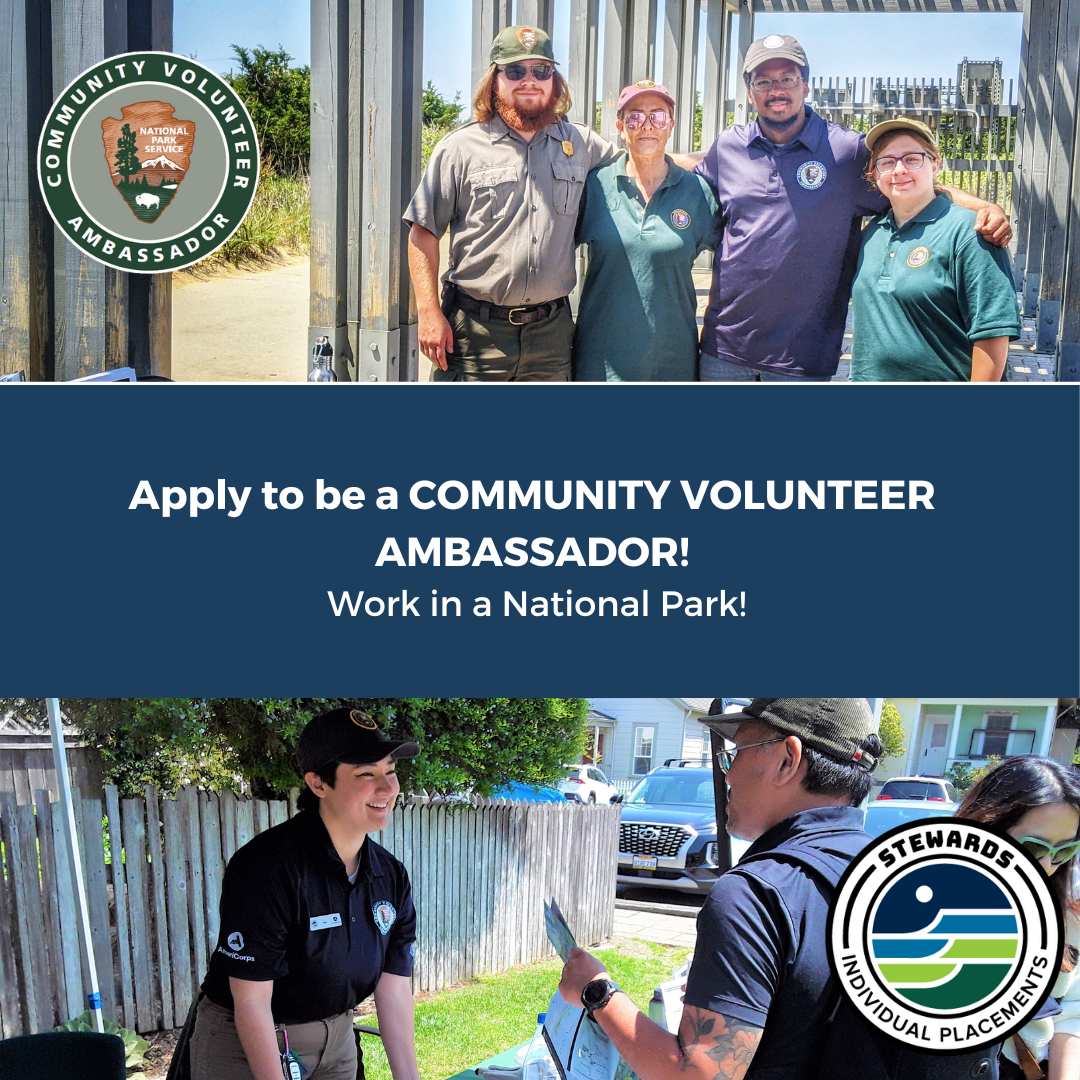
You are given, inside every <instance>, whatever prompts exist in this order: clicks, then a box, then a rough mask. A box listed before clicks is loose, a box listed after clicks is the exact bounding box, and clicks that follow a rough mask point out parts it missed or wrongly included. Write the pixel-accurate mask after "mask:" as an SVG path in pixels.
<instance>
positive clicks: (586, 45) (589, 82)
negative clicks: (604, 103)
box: [567, 0, 600, 128]
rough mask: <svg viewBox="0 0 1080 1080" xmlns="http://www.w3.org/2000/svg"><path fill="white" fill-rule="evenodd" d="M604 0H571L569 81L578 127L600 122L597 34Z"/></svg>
mask: <svg viewBox="0 0 1080 1080" xmlns="http://www.w3.org/2000/svg"><path fill="white" fill-rule="evenodd" d="M599 23H600V0H570V63H569V65H568V67H567V82H569V84H570V95H571V97H572V98H573V102H574V105H573V108H572V109H571V110H570V119H571V120H572V121H573V122H574V123H575V124H584V125H585V126H586V127H590V128H591V127H593V126H595V123H596V76H597V51H596V50H597V32H598V26H599Z"/></svg>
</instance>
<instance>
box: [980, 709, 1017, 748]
mask: <svg viewBox="0 0 1080 1080" xmlns="http://www.w3.org/2000/svg"><path fill="white" fill-rule="evenodd" d="M1012 722H1013V714H1012V713H987V714H986V734H985V735H983V745H982V752H983V755H984V756H985V757H1008V756H1009V733H1010V730H1011V729H1012Z"/></svg>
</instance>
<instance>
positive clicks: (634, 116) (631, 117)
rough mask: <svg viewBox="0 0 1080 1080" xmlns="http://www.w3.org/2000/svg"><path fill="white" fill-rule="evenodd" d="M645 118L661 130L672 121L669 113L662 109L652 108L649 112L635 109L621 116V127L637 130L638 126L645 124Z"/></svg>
mask: <svg viewBox="0 0 1080 1080" xmlns="http://www.w3.org/2000/svg"><path fill="white" fill-rule="evenodd" d="M646 120H648V121H649V123H650V124H652V126H653V127H654V128H656V129H657V131H663V130H664V129H665V128H667V127H669V126H670V125H671V124H673V123H674V120H673V119H672V117H671V115H670V113H667V112H665V111H664V110H663V109H653V111H652V112H651V113H643V112H640V111H639V110H635V111H634V112H628V113H627V114H626V115H625V116H624V117H623V127H625V128H626V130H627V131H637V129H638V128H641V127H644V126H645V121H646Z"/></svg>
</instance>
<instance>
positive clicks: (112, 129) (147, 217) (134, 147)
mask: <svg viewBox="0 0 1080 1080" xmlns="http://www.w3.org/2000/svg"><path fill="white" fill-rule="evenodd" d="M175 111H176V109H175V106H173V105H170V104H168V102H165V101H139V102H136V103H135V104H134V105H125V106H124V107H123V108H122V109H121V110H120V112H121V118H120V119H119V120H118V119H116V118H115V117H112V116H107V117H106V118H105V119H104V120H102V121H101V141H102V142H103V143H104V146H105V160H106V162H107V163H108V166H109V175H110V177H111V178H112V182H113V185H114V186H115V187H116V190H117V191H118V192H119V193H120V195H121V197H122V198H123V200H124V202H126V203H127V204H128V206H129V207H130V208H131V212H132V213H133V214H134V215H135V217H137V218H138V219H139V220H140V221H145V222H147V223H148V224H149V223H150V222H154V221H157V219H158V218H159V217H161V215H162V213H163V212H164V210H165V207H167V206H168V205H169V203H170V202H172V200H173V198H174V197H175V196H176V193H177V191H178V190H179V185H180V183H181V182H182V181H183V179H184V177H185V176H186V175H187V171H188V167H189V166H190V164H191V152H192V149H193V148H194V145H195V121H194V120H177V118H176V116H175Z"/></svg>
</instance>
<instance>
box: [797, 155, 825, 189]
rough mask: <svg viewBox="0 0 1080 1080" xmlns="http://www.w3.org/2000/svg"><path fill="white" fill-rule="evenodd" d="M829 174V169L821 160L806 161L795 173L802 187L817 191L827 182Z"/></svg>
mask: <svg viewBox="0 0 1080 1080" xmlns="http://www.w3.org/2000/svg"><path fill="white" fill-rule="evenodd" d="M828 175H829V173H828V170H827V169H826V168H825V166H824V165H822V163H821V162H820V161H804V162H803V163H802V164H801V165H800V166H799V168H798V171H797V172H796V173H795V179H796V180H798V181H799V186H800V187H804V188H806V190H807V191H816V190H817V189H818V188H819V187H821V185H822V184H824V183H825V177H827V176H828Z"/></svg>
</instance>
